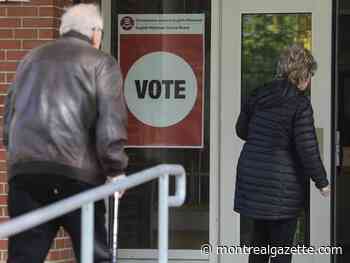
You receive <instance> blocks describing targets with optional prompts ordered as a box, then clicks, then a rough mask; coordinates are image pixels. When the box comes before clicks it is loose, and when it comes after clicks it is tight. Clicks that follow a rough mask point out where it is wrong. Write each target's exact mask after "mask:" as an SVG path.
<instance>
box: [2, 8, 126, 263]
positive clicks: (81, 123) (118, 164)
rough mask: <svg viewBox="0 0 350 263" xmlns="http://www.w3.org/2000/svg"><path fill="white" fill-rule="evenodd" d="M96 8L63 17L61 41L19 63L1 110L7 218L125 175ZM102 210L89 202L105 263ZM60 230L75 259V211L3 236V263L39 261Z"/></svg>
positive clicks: (113, 74) (119, 111)
mask: <svg viewBox="0 0 350 263" xmlns="http://www.w3.org/2000/svg"><path fill="white" fill-rule="evenodd" d="M102 29H103V22H102V18H101V14H100V12H99V9H98V8H97V7H96V6H95V5H91V4H80V5H76V6H73V7H71V8H70V9H68V10H67V11H66V12H65V14H64V15H63V17H62V24H61V27H60V35H61V37H60V38H59V39H57V40H55V41H53V42H51V43H48V44H46V45H44V46H41V47H39V48H36V49H34V50H32V51H31V52H30V53H29V54H28V55H27V56H26V57H25V58H24V59H23V60H22V61H21V63H20V64H19V66H18V69H17V74H16V80H15V81H14V83H13V85H12V86H11V87H10V90H9V95H8V97H7V101H6V108H5V123H4V145H5V146H6V148H7V150H8V164H9V171H8V174H9V198H8V202H9V214H10V217H16V216H18V215H21V214H23V213H26V212H30V211H32V210H34V209H37V208H40V207H43V206H46V205H49V204H51V203H53V202H55V201H58V200H61V199H63V198H66V197H69V196H71V195H74V194H77V193H80V192H82V191H84V190H87V189H90V188H93V187H94V186H98V185H100V184H103V183H104V182H105V181H106V179H108V178H116V177H117V176H119V175H121V174H123V171H124V169H125V167H126V165H127V156H126V155H125V152H124V144H125V141H126V139H127V134H126V121H127V120H126V108H125V104H124V96H123V93H122V76H121V73H120V69H119V66H118V64H117V62H116V61H115V59H114V58H113V57H111V56H110V55H108V54H105V53H103V52H102V51H99V48H100V44H101V38H102ZM104 214H105V206H104V202H103V201H100V202H97V203H96V204H95V235H94V237H95V242H94V245H95V248H94V257H95V261H94V262H109V261H110V253H109V250H108V247H107V235H106V230H105V217H104ZM60 226H63V227H64V228H65V229H66V231H67V232H68V233H69V234H70V236H71V239H72V242H73V246H74V251H75V255H76V258H77V259H78V260H80V255H79V253H80V232H81V230H80V210H77V211H74V212H72V213H70V214H67V215H65V216H63V217H61V218H58V219H56V220H53V221H52V222H49V223H46V224H43V225H41V226H39V227H36V228H34V229H32V230H29V231H27V232H24V233H22V234H18V235H15V236H13V237H11V238H10V239H9V250H8V255H9V259H8V262H10V263H29V262H43V261H44V260H45V258H46V255H47V253H48V250H49V248H50V245H51V243H52V241H53V239H54V237H55V236H56V233H57V231H58V229H59V227H60Z"/></svg>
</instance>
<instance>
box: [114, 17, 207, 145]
mask: <svg viewBox="0 0 350 263" xmlns="http://www.w3.org/2000/svg"><path fill="white" fill-rule="evenodd" d="M184 16H185V17H184ZM188 16H190V17H191V16H193V15H130V14H128V15H120V16H119V23H120V25H119V45H118V46H119V62H120V65H121V69H122V72H123V75H124V79H125V81H124V96H125V101H126V104H127V106H128V110H129V118H128V120H129V126H128V135H129V139H128V146H129V147H186V148H192V147H203V107H204V105H203V103H204V100H203V89H204V85H203V75H204V55H203V53H204V38H203V30H204V29H203V27H204V16H203V15H198V14H196V15H194V16H195V18H196V19H197V20H196V22H197V26H198V25H200V26H198V28H201V29H200V30H201V31H200V32H194V33H193V32H191V28H190V27H186V31H185V32H184V29H183V28H185V26H184V25H183V24H182V25H181V26H179V25H178V26H177V27H174V26H173V25H172V24H171V25H170V26H169V23H174V21H177V22H176V23H179V22H178V21H186V20H185V19H184V18H188ZM125 21H127V23H126V22H125ZM130 21H132V22H130ZM148 21H152V27H153V28H156V29H152V27H151V26H148V27H147V25H148V23H147V22H148ZM154 21H157V23H158V24H157V25H158V26H154V23H155V22H154ZM169 21H170V22H169ZM190 22H191V23H190ZM190 22H185V23H190V24H196V23H194V21H190ZM126 25H127V26H126ZM130 25H131V26H130ZM159 28H161V29H159ZM167 28H168V29H167ZM169 28H171V30H170V31H171V32H169ZM159 30H161V32H159ZM192 30H193V29H192ZM197 31H198V29H197ZM146 32H147V33H146Z"/></svg>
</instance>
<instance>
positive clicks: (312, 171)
mask: <svg viewBox="0 0 350 263" xmlns="http://www.w3.org/2000/svg"><path fill="white" fill-rule="evenodd" d="M293 134H294V138H293V139H294V144H295V150H296V154H297V159H298V160H299V162H300V164H301V167H302V169H303V174H304V175H305V176H307V177H310V178H311V179H312V180H313V181H314V183H315V185H316V187H317V188H319V189H321V188H323V187H326V186H327V185H328V180H327V175H326V171H325V168H324V166H323V163H322V160H321V157H320V151H319V147H318V142H317V137H316V131H315V126H314V118H313V109H312V106H311V102H310V100H309V99H308V98H307V97H301V102H300V104H299V105H298V108H297V111H296V115H295V119H294V131H293Z"/></svg>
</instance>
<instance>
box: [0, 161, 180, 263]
mask: <svg viewBox="0 0 350 263" xmlns="http://www.w3.org/2000/svg"><path fill="white" fill-rule="evenodd" d="M169 175H174V176H175V179H176V181H175V185H176V188H175V189H176V190H175V195H173V196H169ZM156 178H159V208H158V209H159V215H158V220H159V221H158V226H159V228H158V244H159V248H158V249H159V252H158V253H159V259H158V260H159V261H158V262H159V263H166V262H168V219H169V211H168V210H169V209H168V208H169V207H173V206H181V205H182V204H183V203H184V201H185V197H186V177H185V170H184V168H183V167H182V166H180V165H167V164H163V165H158V166H155V167H153V168H150V169H147V170H144V171H141V172H138V173H135V174H132V175H129V176H127V177H125V178H122V179H120V180H117V181H114V182H111V183H109V184H105V185H103V186H99V187H96V188H94V189H91V190H88V191H85V192H82V193H80V194H77V195H74V196H72V197H69V198H66V199H63V200H61V201H58V202H56V203H54V204H51V205H49V206H47V207H43V208H39V209H37V210H35V211H33V212H30V213H27V214H24V215H21V216H19V217H16V218H15V219H12V220H9V221H7V222H5V223H2V224H0V238H5V237H8V236H11V235H14V234H18V233H20V232H23V231H25V230H28V229H30V228H33V227H35V226H38V225H40V224H43V223H45V222H48V221H50V220H52V219H54V218H57V217H60V216H62V215H64V214H67V213H69V212H72V211H74V210H76V209H78V208H80V207H81V208H82V215H81V218H82V229H84V231H81V233H82V248H81V249H82V255H81V262H84V263H92V262H93V233H94V202H96V201H98V200H101V199H104V198H106V197H107V196H110V195H112V194H113V193H114V192H118V191H121V190H126V189H130V188H132V187H135V186H138V185H140V184H143V183H146V182H149V181H151V180H154V179H156Z"/></svg>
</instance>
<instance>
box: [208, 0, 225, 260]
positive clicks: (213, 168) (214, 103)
mask: <svg viewBox="0 0 350 263" xmlns="http://www.w3.org/2000/svg"><path fill="white" fill-rule="evenodd" d="M221 6H222V0H217V1H211V46H210V50H211V51H210V52H211V54H210V56H211V57H210V61H211V62H210V172H209V176H210V178H209V180H210V182H209V191H210V193H209V196H210V200H209V222H210V224H209V241H210V244H212V245H213V246H216V245H218V243H219V215H220V198H219V197H220V195H219V193H220V191H219V190H220V157H221V156H220V149H221V148H220V96H221V89H220V88H221V78H220V74H221V39H222V33H221V17H222V9H221ZM209 262H210V263H218V262H219V257H218V255H216V254H215V253H212V254H211V255H210V257H209Z"/></svg>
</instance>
